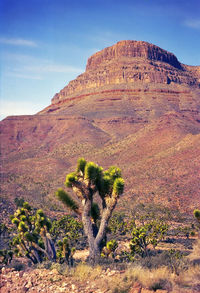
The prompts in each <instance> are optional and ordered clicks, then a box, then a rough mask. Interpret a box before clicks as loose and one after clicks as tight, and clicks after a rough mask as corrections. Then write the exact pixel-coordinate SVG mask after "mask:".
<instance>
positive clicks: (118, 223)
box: [108, 212, 128, 237]
mask: <svg viewBox="0 0 200 293" xmlns="http://www.w3.org/2000/svg"><path fill="white" fill-rule="evenodd" d="M127 230H128V227H127V221H126V219H125V214H124V213H119V212H118V213H115V214H114V215H113V216H112V217H111V219H110V221H109V224H108V232H110V233H111V234H113V235H114V236H115V237H119V236H120V235H125V234H126V232H127Z"/></svg>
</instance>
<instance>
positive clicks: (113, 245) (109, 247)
mask: <svg viewBox="0 0 200 293" xmlns="http://www.w3.org/2000/svg"><path fill="white" fill-rule="evenodd" d="M117 247H118V243H117V241H116V240H115V239H113V240H110V241H108V242H107V243H106V246H105V247H104V248H103V251H102V254H101V256H102V257H109V256H111V257H114V252H115V250H116V249H117Z"/></svg>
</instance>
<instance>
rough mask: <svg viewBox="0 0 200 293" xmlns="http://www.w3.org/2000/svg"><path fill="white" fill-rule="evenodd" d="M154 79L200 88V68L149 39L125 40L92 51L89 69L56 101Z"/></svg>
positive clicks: (69, 85) (137, 84)
mask: <svg viewBox="0 0 200 293" xmlns="http://www.w3.org/2000/svg"><path fill="white" fill-rule="evenodd" d="M152 83H156V84H171V83H172V84H173V83H175V84H182V85H189V86H194V87H197V88H199V87H200V70H199V67H195V68H194V67H192V66H186V65H183V64H181V63H180V62H179V61H178V59H177V58H176V56H175V55H174V54H172V53H170V52H167V51H165V50H163V49H161V48H159V47H157V46H155V45H152V44H149V43H147V42H141V41H121V42H118V43H117V44H115V45H113V46H111V47H108V48H105V49H103V50H102V51H100V52H97V53H96V54H94V55H92V56H91V57H90V58H89V59H88V62H87V66H86V71H85V72H84V73H83V74H81V75H79V76H78V77H77V78H76V79H75V80H72V81H71V82H70V83H69V84H68V85H67V86H66V87H64V88H63V89H62V90H61V91H60V92H59V93H57V94H56V95H55V96H54V97H53V99H52V104H57V103H58V102H60V101H63V100H66V99H68V98H72V97H76V96H80V95H87V94H89V93H91V92H100V91H102V90H103V89H107V90H108V89H111V88H112V89H113V86H116V85H118V86H119V87H120V88H123V87H125V86H127V85H128V87H129V89H130V88H133V89H135V88H141V87H142V86H143V85H144V84H146V85H150V84H152Z"/></svg>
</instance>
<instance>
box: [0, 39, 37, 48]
mask: <svg viewBox="0 0 200 293" xmlns="http://www.w3.org/2000/svg"><path fill="white" fill-rule="evenodd" d="M0 43H1V44H5V45H11V46H25V47H37V44H36V42H34V41H30V40H25V39H19V38H18V39H15V38H10V39H9V38H0Z"/></svg>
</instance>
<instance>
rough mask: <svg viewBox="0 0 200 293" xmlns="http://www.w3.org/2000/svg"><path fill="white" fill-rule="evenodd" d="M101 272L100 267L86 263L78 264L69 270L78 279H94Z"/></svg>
mask: <svg viewBox="0 0 200 293" xmlns="http://www.w3.org/2000/svg"><path fill="white" fill-rule="evenodd" d="M101 273H102V267H101V266H96V267H92V266H89V265H87V264H79V265H78V266H77V267H76V268H74V270H72V271H71V274H72V275H73V277H74V278H75V279H76V280H78V281H86V280H87V281H88V280H95V279H96V278H97V277H99V276H100V275H101Z"/></svg>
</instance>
